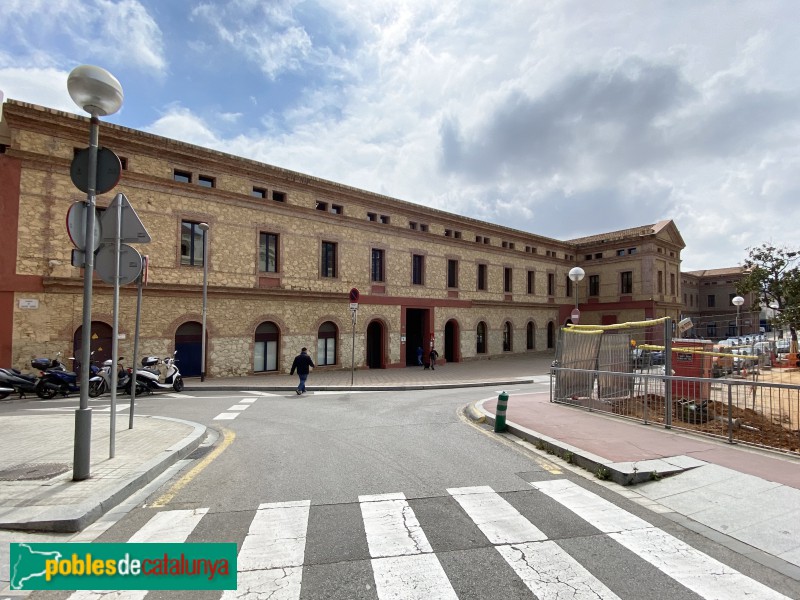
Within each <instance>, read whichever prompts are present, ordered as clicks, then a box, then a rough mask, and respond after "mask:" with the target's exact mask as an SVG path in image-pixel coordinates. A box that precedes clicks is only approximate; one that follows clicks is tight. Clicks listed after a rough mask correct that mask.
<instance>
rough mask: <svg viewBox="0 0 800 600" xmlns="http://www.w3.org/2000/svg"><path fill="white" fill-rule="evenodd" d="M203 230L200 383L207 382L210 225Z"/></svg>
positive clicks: (204, 226)
mask: <svg viewBox="0 0 800 600" xmlns="http://www.w3.org/2000/svg"><path fill="white" fill-rule="evenodd" d="M199 227H200V229H202V230H203V331H202V334H201V335H202V338H201V340H200V381H205V380H206V306H207V304H208V223H200V225H199Z"/></svg>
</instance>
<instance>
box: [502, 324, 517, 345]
mask: <svg viewBox="0 0 800 600" xmlns="http://www.w3.org/2000/svg"><path fill="white" fill-rule="evenodd" d="M513 349H514V330H513V329H512V327H511V321H506V322H505V323H503V352H511V351H512V350H513Z"/></svg>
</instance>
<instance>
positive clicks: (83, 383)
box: [72, 114, 100, 481]
mask: <svg viewBox="0 0 800 600" xmlns="http://www.w3.org/2000/svg"><path fill="white" fill-rule="evenodd" d="M99 137H100V120H99V119H98V118H97V115H95V114H92V118H91V121H90V126H89V169H88V171H89V172H88V183H87V188H88V189H87V192H86V231H85V235H84V246H83V252H84V263H83V322H82V324H81V379H80V388H81V389H80V403H79V405H78V408H77V409H76V410H75V445H74V451H73V460H72V479H73V480H74V481H82V480H84V479H87V478H88V477H89V472H90V468H89V463H90V456H91V447H92V409H91V408H89V374H90V372H91V360H92V352H91V347H90V346H91V344H92V277H93V276H94V223H95V206H96V190H97V149H98V145H99V143H98V139H99Z"/></svg>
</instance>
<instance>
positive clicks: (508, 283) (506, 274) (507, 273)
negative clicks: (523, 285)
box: [503, 267, 514, 294]
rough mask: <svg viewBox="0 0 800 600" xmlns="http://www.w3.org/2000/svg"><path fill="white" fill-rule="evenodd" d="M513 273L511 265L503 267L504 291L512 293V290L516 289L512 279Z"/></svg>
mask: <svg viewBox="0 0 800 600" xmlns="http://www.w3.org/2000/svg"><path fill="white" fill-rule="evenodd" d="M512 277H513V274H512V269H511V267H505V268H504V269H503V291H504V292H505V293H506V294H510V293H511V291H512V290H513V289H514V282H513V280H512Z"/></svg>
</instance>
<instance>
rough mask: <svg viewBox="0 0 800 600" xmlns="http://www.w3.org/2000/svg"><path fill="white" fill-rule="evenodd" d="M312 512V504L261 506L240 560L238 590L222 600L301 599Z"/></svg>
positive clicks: (243, 544) (246, 538)
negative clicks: (309, 520)
mask: <svg viewBox="0 0 800 600" xmlns="http://www.w3.org/2000/svg"><path fill="white" fill-rule="evenodd" d="M310 509H311V502H310V501H309V500H303V501H300V502H273V503H268V504H261V505H259V507H258V510H257V511H256V515H255V517H254V518H253V521H252V522H251V523H250V529H249V531H248V532H247V536H245V538H244V541H243V542H242V548H241V550H240V551H239V556H238V558H237V564H238V571H239V572H238V580H237V585H238V590H226V591H225V592H224V593H223V594H222V598H223V600H233V599H235V598H238V599H248V598H252V599H257V598H271V599H272V598H274V599H277V598H281V599H286V600H289V599H297V598H299V597H300V587H301V584H302V579H303V561H304V560H305V552H306V532H307V530H308V515H309V512H310Z"/></svg>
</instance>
